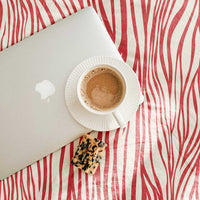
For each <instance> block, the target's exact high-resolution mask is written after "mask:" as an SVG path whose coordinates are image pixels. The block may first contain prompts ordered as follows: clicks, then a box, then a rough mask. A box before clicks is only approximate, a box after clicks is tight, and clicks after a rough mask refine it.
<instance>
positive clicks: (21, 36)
mask: <svg viewBox="0 0 200 200" xmlns="http://www.w3.org/2000/svg"><path fill="white" fill-rule="evenodd" d="M19 4H20V7H21V13H20V14H21V25H22V26H21V35H20V40H22V38H23V28H24V12H23V8H22V3H21V0H19ZM17 5H18V4H17ZM17 12H18V11H17Z"/></svg>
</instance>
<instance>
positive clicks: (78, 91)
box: [76, 63, 127, 115]
mask: <svg viewBox="0 0 200 200" xmlns="http://www.w3.org/2000/svg"><path fill="white" fill-rule="evenodd" d="M102 65H105V68H108V69H111V70H113V71H114V72H115V73H117V74H118V75H119V76H120V78H121V79H122V80H123V83H124V89H125V91H124V95H123V99H122V100H121V102H120V103H119V104H118V105H117V106H116V107H114V108H113V109H110V110H105V111H98V110H95V109H92V108H90V107H89V106H87V105H86V104H85V103H84V101H83V99H82V97H81V93H80V87H81V82H82V80H83V77H84V76H85V75H86V74H87V73H89V72H90V71H91V70H93V69H96V68H99V67H100V66H102ZM76 88H77V96H78V100H79V102H80V103H81V105H82V106H83V107H84V108H85V109H86V110H88V111H89V112H91V113H93V114H97V115H107V114H110V113H113V112H115V111H116V110H117V109H118V108H119V107H120V106H121V105H122V104H123V102H124V100H125V98H126V96H127V82H126V79H125V76H124V74H123V72H122V71H121V70H119V69H117V68H116V67H115V66H113V65H112V66H111V65H110V64H106V63H102V64H97V65H94V66H92V67H90V68H88V69H87V70H85V71H84V72H83V73H82V74H81V76H80V77H79V79H78V82H77V87H76Z"/></svg>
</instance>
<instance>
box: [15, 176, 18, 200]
mask: <svg viewBox="0 0 200 200" xmlns="http://www.w3.org/2000/svg"><path fill="white" fill-rule="evenodd" d="M17 175H18V172H17V173H15V187H16V200H18V196H19V193H18V177H17Z"/></svg>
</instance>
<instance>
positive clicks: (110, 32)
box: [99, 0, 115, 42]
mask: <svg viewBox="0 0 200 200" xmlns="http://www.w3.org/2000/svg"><path fill="white" fill-rule="evenodd" d="M99 9H100V12H101V16H102V19H103V22H104V24H105V27H106V29H107V31H108V33H109V35H110V37H111V39H112V41H113V42H115V35H114V34H113V32H112V29H111V27H110V24H109V21H108V17H107V15H106V12H105V9H104V6H103V2H102V0H99Z"/></svg>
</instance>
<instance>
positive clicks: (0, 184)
mask: <svg viewBox="0 0 200 200" xmlns="http://www.w3.org/2000/svg"><path fill="white" fill-rule="evenodd" d="M1 183H2V181H1V180H0V199H1V194H2V192H1V185H2V184H1Z"/></svg>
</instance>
